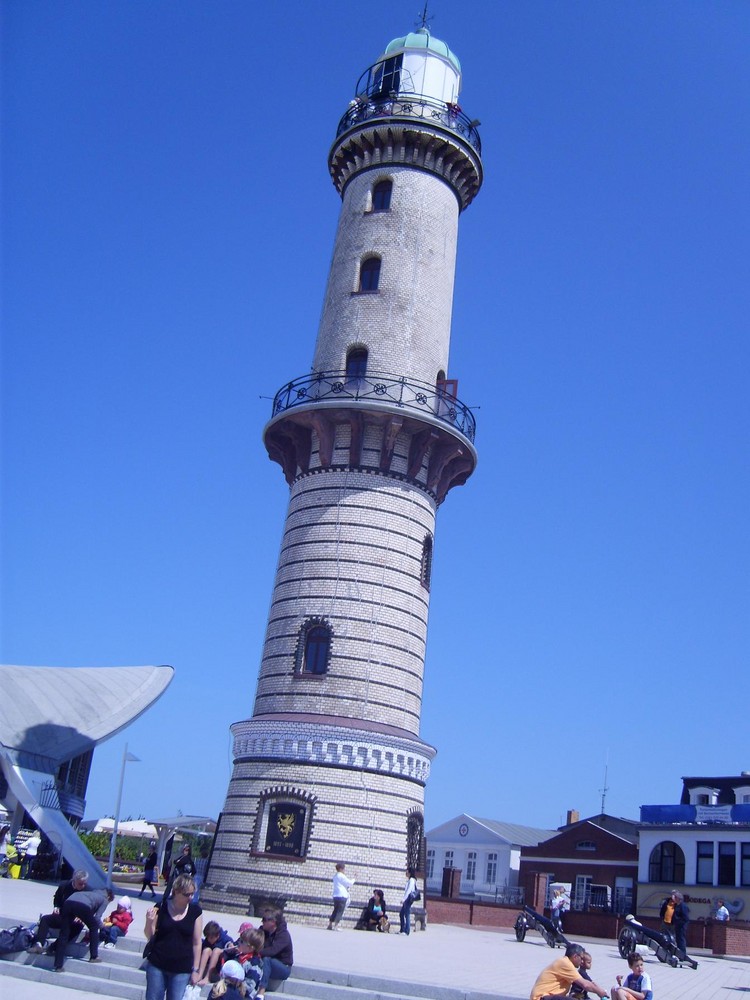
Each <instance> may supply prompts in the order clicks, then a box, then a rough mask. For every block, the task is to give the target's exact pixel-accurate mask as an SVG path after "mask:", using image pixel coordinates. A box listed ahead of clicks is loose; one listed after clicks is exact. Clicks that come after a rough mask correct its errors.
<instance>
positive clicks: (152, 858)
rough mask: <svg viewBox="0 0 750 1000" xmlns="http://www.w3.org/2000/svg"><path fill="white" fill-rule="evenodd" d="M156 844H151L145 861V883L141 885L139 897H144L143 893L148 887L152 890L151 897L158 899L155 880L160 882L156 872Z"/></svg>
mask: <svg viewBox="0 0 750 1000" xmlns="http://www.w3.org/2000/svg"><path fill="white" fill-rule="evenodd" d="M156 863H157V857H156V845H155V844H151V847H150V850H149V855H148V857H147V858H146V860H145V861H144V863H143V885H142V886H141V891H140V892H139V893H138V898H139V899H143V893H144V892H145V891H146V889H150V890H151V898H152V899H156V893H155V892H154V882H156V883H157V885H158V883H159V876H158V875H157V874H156Z"/></svg>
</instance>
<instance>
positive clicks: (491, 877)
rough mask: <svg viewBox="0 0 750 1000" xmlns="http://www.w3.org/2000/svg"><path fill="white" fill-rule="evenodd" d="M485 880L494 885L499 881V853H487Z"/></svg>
mask: <svg viewBox="0 0 750 1000" xmlns="http://www.w3.org/2000/svg"><path fill="white" fill-rule="evenodd" d="M485 882H486V883H487V884H488V885H494V884H495V883H496V882H497V854H488V855H487V878H486V879H485Z"/></svg>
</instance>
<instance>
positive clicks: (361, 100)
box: [336, 94, 482, 154]
mask: <svg viewBox="0 0 750 1000" xmlns="http://www.w3.org/2000/svg"><path fill="white" fill-rule="evenodd" d="M372 118H419V119H422V120H423V121H425V122H427V123H429V124H431V125H440V126H442V127H443V128H447V129H450V131H451V132H457V133H458V135H460V136H462V137H463V138H464V139H466V141H467V142H468V143H470V144H471V145H472V146H473V147H474V149H476V151H477V153H480V154H481V152H482V141H481V139H480V138H479V132H478V131H477V125H478V124H479V122H478V121H476V119H470V118H469V117H468V115H465V114H464V113H463V111H461V110H460V108H459V107H458V105H456V104H452V105H451V104H446V103H445V102H444V101H436V100H434V99H433V98H430V97H424V96H423V95H422V94H396V95H390V96H377V97H376V96H374V95H373V96H372V97H357V98H355V99H354V100H353V101H352V102H351V104H350V105H349V107H348V108H347V110H346V113H345V114H344V116H343V117H342V119H341V121H340V122H339V125H338V129H337V130H336V136H337V137H338V136H340V135H341V133H342V132H346V131H347V130H348V129H350V128H352V127H353V126H354V125H358V124H359V123H360V122H363V121H368V120H369V119H372Z"/></svg>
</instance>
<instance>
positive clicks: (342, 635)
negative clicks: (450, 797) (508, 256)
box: [202, 27, 482, 922]
mask: <svg viewBox="0 0 750 1000" xmlns="http://www.w3.org/2000/svg"><path fill="white" fill-rule="evenodd" d="M460 83H461V69H460V64H459V61H458V59H457V58H456V56H455V55H454V54H453V53H452V52H451V51H450V49H449V48H448V47H447V45H445V43H444V42H441V41H439V40H438V39H436V38H433V37H432V36H431V35H430V33H429V31H428V30H427V29H426V28H424V27H423V28H421V29H420V30H419V31H417V32H415V33H413V34H409V35H407V36H406V37H405V38H398V39H396V40H394V41H392V42H391V43H390V45H388V47H387V48H386V50H385V53H384V54H383V55H382V56H381V57H380V58H379V59H378V61H377V62H376V63H375V64H374V65H373V66H372V67H371V68H370V69H368V70H367V71H366V72H365V73H364V74H363V76H362V77H361V79H360V81H359V84H358V85H357V90H356V94H355V97H354V99H353V100H352V101H351V103H350V105H349V107H348V109H347V111H346V113H345V114H344V116H343V118H342V119H341V121H340V122H339V125H338V130H337V135H336V139H335V141H334V143H333V146H332V148H331V151H330V154H329V158H328V164H329V169H330V172H331V177H332V179H333V183H334V185H335V186H336V189H337V190H338V192H339V193H340V195H341V198H342V207H341V217H340V220H339V226H338V232H337V234H336V242H335V246H334V250H333V260H332V263H331V270H330V275H329V278H328V287H327V289H326V294H325V302H324V305H323V314H322V319H321V322H320V329H319V331H318V338H317V343H316V345H315V353H314V356H313V362H312V370H311V373H310V374H307V375H303V376H302V377H300V378H296V379H294V381H292V382H290V383H289V384H288V385H285V386H284V387H283V388H282V389H281V390H280V391H279V392H278V394H277V395H276V398H275V400H274V405H273V414H272V417H271V420H270V421H269V423H268V424H267V426H266V428H265V431H264V440H265V445H266V448H267V450H268V454H269V456H270V457H271V458H272V459H273V460H274V461H276V462H278V463H279V465H280V466H281V467H282V469H283V471H284V475H285V477H286V480H287V482H288V483H289V487H290V500H289V510H288V514H287V519H286V525H285V528H284V535H283V539H282V543H281V554H280V557H279V564H278V571H277V574H276V580H275V585H274V591H273V598H272V601H271V609H270V612H269V619H268V628H267V632H266V639H265V646H264V650H263V659H262V663H261V667H260V676H259V679H258V688H257V692H256V697H255V706H254V709H253V716H252V718H251V719H248V720H247V721H245V722H238V723H235V725H233V726H232V733H233V737H234V771H233V774H232V778H231V781H230V785H229V790H228V792H227V798H226V804H225V807H224V811H223V813H222V816H221V820H220V824H219V829H218V832H217V837H216V841H215V844H214V850H213V854H212V857H211V864H210V869H209V872H208V878H207V886H206V888H205V890H204V892H203V896H202V898H203V899H204V900H205V902H206V903H207V904H208V905H219V904H221V906H222V907H223V908H227V907H229V908H233V909H237V910H240V911H241V912H250V913H253V912H256V911H257V910H258V909H259V908H260V907H262V906H263V905H265V904H268V903H275V904H277V905H280V906H282V907H283V908H284V910H285V912H286V916H287V918H288V919H289V920H291V921H297V922H299V921H311V920H316V921H322V920H323V919H324V918H325V917H327V915H328V913H329V911H330V908H331V902H330V898H331V878H332V876H333V873H334V867H333V866H334V863H335V862H337V861H344V862H346V863H347V871H348V872H349V874H351V875H352V876H353V877H354V878H355V879H356V881H357V885H356V886H355V888H354V890H353V893H352V898H353V909H352V910H350V913H353V912H356V910H357V909H361V904H363V903H364V902H366V900H367V899H368V898H369V896H370V893H371V890H372V888H373V887H374V886H377V887H379V888H382V889H384V891H385V894H386V899H387V900H388V901H389V902H390V904H391V907H393V905H394V904H395V903H396V902H397V900H400V898H401V892H402V889H403V885H404V872H405V869H406V867H407V865H409V866H411V867H414V868H416V869H417V870H421V869H422V866H423V859H422V853H423V851H422V843H423V836H422V835H423V807H424V786H425V783H426V781H427V778H428V775H429V771H430V762H431V760H432V758H433V756H434V754H435V750H434V749H433V748H432V747H431V746H428V745H427V744H425V743H423V742H422V740H421V739H420V737H419V723H420V712H421V703H422V679H423V673H424V661H425V642H426V637H427V617H428V608H429V598H430V573H431V567H432V557H433V545H434V533H435V514H436V511H437V508H438V506H439V505H440V504H441V503H442V501H443V500H444V499H445V497H446V495H447V493H448V491H449V490H450V489H451V488H452V487H453V486H458V485H461V484H462V483H464V482H465V481H466V479H467V478H468V477H469V476H470V475H471V473H472V471H473V469H474V466H475V464H476V452H475V450H474V444H473V440H474V418H473V416H472V414H471V412H470V411H469V409H468V408H467V407H466V406H465V405H464V404H462V403H461V402H459V400H458V398H457V383H456V381H455V380H453V379H451V378H449V377H448V350H449V345H450V326H451V308H452V299H453V280H454V270H455V258H456V241H457V231H458V217H459V214H460V213H461V211H462V210H463V209H465V208H466V207H467V206H468V205H469V204H470V202H471V201H472V199H473V198H474V196H475V195H476V194H477V192H478V190H479V187H480V185H481V183H482V165H481V160H480V141H479V135H478V133H477V130H476V126H477V124H478V122H476V121H470V120H469V119H468V117H467V116H466V115H464V113H463V112H462V111H461V109H460V108H459V106H458V95H459V90H460Z"/></svg>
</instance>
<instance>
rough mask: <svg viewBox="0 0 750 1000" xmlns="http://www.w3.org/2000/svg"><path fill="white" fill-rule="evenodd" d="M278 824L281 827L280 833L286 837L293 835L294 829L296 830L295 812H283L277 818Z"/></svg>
mask: <svg viewBox="0 0 750 1000" xmlns="http://www.w3.org/2000/svg"><path fill="white" fill-rule="evenodd" d="M276 825H277V826H278V828H279V833H280V834H281V836H282V837H283V838H284V839H286V838H287V837H291V835H292V831H293V830H294V813H282V814H281V816H279V818H278V819H277V820H276Z"/></svg>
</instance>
